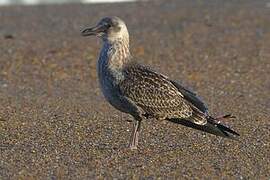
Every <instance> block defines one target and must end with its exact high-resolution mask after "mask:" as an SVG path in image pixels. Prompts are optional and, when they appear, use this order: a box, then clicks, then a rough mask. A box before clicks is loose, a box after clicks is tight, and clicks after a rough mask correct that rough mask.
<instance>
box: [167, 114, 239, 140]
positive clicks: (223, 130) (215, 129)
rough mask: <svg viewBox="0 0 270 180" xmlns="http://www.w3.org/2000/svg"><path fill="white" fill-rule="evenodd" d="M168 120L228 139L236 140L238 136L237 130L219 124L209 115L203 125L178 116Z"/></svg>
mask: <svg viewBox="0 0 270 180" xmlns="http://www.w3.org/2000/svg"><path fill="white" fill-rule="evenodd" d="M223 117H225V118H228V116H223ZM167 120H168V121H171V122H173V123H177V124H181V125H184V126H187V127H191V128H194V129H197V130H201V131H204V132H207V133H210V134H214V135H216V136H221V137H225V138H229V139H234V140H236V139H237V138H236V137H237V136H240V134H238V133H237V132H235V131H234V130H232V129H230V128H229V127H226V126H225V125H222V124H220V123H219V122H217V121H216V120H217V119H216V118H213V117H211V116H209V117H207V123H206V124H204V125H199V124H195V123H193V122H191V121H189V120H185V119H179V118H173V119H167Z"/></svg>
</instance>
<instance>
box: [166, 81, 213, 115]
mask: <svg viewBox="0 0 270 180" xmlns="http://www.w3.org/2000/svg"><path fill="white" fill-rule="evenodd" d="M171 83H172V84H173V85H174V86H175V87H177V89H178V90H179V91H180V92H181V93H182V94H183V96H184V98H185V99H186V100H187V101H189V102H190V103H192V104H193V105H194V106H195V107H196V108H198V109H199V110H200V111H202V112H204V113H208V108H207V106H206V104H205V103H204V102H202V100H201V99H200V98H199V97H198V96H197V94H195V93H194V92H192V91H190V90H188V89H186V88H185V87H183V86H181V85H180V84H179V83H177V82H175V81H171Z"/></svg>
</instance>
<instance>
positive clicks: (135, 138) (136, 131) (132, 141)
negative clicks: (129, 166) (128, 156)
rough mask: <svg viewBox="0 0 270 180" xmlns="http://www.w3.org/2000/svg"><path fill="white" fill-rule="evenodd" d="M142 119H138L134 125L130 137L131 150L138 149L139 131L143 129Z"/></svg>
mask: <svg viewBox="0 0 270 180" xmlns="http://www.w3.org/2000/svg"><path fill="white" fill-rule="evenodd" d="M141 121H142V120H141V119H136V120H135V122H134V125H133V130H132V134H131V138H130V143H129V147H130V148H131V150H133V149H137V146H138V142H139V132H140V129H141Z"/></svg>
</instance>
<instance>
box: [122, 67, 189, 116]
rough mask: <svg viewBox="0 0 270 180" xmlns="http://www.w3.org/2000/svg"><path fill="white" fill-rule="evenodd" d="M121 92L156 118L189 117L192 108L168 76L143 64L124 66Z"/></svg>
mask: <svg viewBox="0 0 270 180" xmlns="http://www.w3.org/2000/svg"><path fill="white" fill-rule="evenodd" d="M124 77H125V78H124V81H122V82H121V83H120V91H121V93H122V94H123V95H124V96H126V97H128V98H129V99H131V100H132V101H133V102H134V103H135V104H137V105H138V106H139V107H140V108H142V109H143V110H144V111H145V112H146V113H147V114H148V115H150V116H152V117H156V118H162V119H164V118H173V117H178V118H188V117H190V116H191V115H192V108H191V107H190V106H189V104H188V103H187V102H186V101H185V100H184V99H183V94H182V93H181V92H180V91H179V90H178V88H177V87H176V86H175V85H174V84H173V83H172V82H171V81H170V80H168V78H167V77H165V76H163V75H162V74H159V73H157V72H155V71H152V70H151V69H149V68H148V67H145V66H142V65H134V64H133V65H132V66H128V67H126V68H124Z"/></svg>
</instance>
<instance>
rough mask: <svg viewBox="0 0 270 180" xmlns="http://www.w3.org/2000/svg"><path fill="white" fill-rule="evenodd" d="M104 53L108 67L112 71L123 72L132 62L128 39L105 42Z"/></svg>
mask: <svg viewBox="0 0 270 180" xmlns="http://www.w3.org/2000/svg"><path fill="white" fill-rule="evenodd" d="M102 52H103V53H105V54H106V56H107V66H108V68H109V69H111V70H121V69H122V67H123V66H124V65H125V64H126V63H129V61H130V60H131V54H130V52H129V41H128V39H116V40H114V41H113V42H109V41H104V44H103V48H102Z"/></svg>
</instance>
